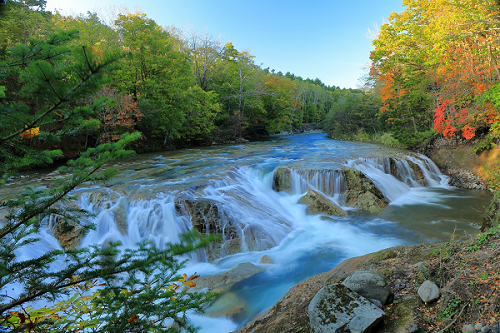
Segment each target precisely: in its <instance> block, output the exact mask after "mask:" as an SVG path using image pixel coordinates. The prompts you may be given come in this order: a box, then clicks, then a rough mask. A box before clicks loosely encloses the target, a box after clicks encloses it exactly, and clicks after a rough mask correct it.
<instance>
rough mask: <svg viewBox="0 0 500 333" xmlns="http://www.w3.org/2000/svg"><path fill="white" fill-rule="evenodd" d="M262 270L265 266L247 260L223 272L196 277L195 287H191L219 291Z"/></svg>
mask: <svg viewBox="0 0 500 333" xmlns="http://www.w3.org/2000/svg"><path fill="white" fill-rule="evenodd" d="M264 270H265V268H263V267H259V266H255V265H253V264H251V263H249V262H245V263H241V264H238V265H237V266H236V267H235V268H233V269H231V270H229V271H227V272H225V273H222V274H218V275H213V276H209V277H205V278H198V279H196V287H194V288H191V289H192V290H200V289H203V288H208V289H209V290H210V291H212V292H216V293H220V292H222V291H223V290H227V289H228V288H229V287H231V286H232V285H233V284H235V283H236V282H239V281H243V280H245V279H247V278H249V277H251V276H253V275H255V274H258V273H261V272H263V271H264Z"/></svg>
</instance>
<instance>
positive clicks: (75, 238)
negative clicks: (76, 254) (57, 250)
mask: <svg viewBox="0 0 500 333" xmlns="http://www.w3.org/2000/svg"><path fill="white" fill-rule="evenodd" d="M50 219H51V222H50V224H51V230H52V235H53V236H54V238H55V239H57V241H58V242H59V245H61V247H62V248H64V249H74V248H76V247H77V246H78V244H80V241H81V240H82V238H83V237H84V236H85V230H84V229H83V228H82V226H81V225H79V224H78V223H76V222H75V221H71V220H66V221H65V220H64V218H63V217H62V216H61V215H56V214H53V215H52V216H51V217H50Z"/></svg>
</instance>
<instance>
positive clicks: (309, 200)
mask: <svg viewBox="0 0 500 333" xmlns="http://www.w3.org/2000/svg"><path fill="white" fill-rule="evenodd" d="M299 203H301V204H303V205H307V208H306V213H307V214H327V215H332V216H344V217H346V216H347V213H346V212H345V211H344V210H343V209H342V208H340V207H339V206H338V205H337V204H335V203H334V202H333V201H331V200H329V199H327V198H326V197H325V196H324V195H323V194H321V193H319V192H316V191H314V190H308V191H307V193H306V194H305V195H304V196H303V197H302V198H300V200H299Z"/></svg>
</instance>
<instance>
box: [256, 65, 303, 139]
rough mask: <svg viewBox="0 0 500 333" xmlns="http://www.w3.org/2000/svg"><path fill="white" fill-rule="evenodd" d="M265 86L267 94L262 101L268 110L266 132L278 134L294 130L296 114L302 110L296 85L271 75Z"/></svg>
mask: <svg viewBox="0 0 500 333" xmlns="http://www.w3.org/2000/svg"><path fill="white" fill-rule="evenodd" d="M264 84H265V89H266V93H265V94H264V95H263V97H262V99H263V102H264V108H265V110H266V120H265V126H266V130H267V131H268V132H277V131H281V130H285V129H292V124H293V122H294V120H295V119H294V116H295V113H296V112H297V111H298V110H299V109H300V101H298V100H297V94H298V91H297V90H296V85H295V83H293V82H292V81H290V80H288V79H285V78H282V77H280V76H278V75H276V74H270V75H269V76H268V77H267V78H266V81H265V83H264Z"/></svg>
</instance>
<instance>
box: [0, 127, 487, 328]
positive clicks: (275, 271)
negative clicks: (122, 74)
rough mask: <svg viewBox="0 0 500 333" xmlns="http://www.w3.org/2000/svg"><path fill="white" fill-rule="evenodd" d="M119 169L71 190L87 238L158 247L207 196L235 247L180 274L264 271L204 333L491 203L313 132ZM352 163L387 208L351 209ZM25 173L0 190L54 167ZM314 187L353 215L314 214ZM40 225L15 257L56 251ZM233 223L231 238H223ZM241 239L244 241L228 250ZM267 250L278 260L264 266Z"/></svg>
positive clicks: (430, 166)
mask: <svg viewBox="0 0 500 333" xmlns="http://www.w3.org/2000/svg"><path fill="white" fill-rule="evenodd" d="M411 165H413V166H417V169H420V173H421V175H422V177H421V178H422V179H424V180H425V181H419V179H418V177H416V176H415V170H414V169H415V167H413V169H412V168H411ZM114 166H115V167H117V168H118V169H119V170H120V173H119V175H118V176H117V177H116V178H114V179H113V180H112V181H110V182H109V183H107V184H105V185H102V186H93V187H88V188H79V189H78V190H77V191H75V194H76V195H77V196H78V197H79V201H78V204H79V206H80V207H82V208H85V209H87V210H90V211H92V212H95V213H96V214H97V217H96V218H95V220H94V221H93V222H94V223H96V225H97V228H96V230H95V231H91V232H90V233H89V234H87V235H86V236H85V238H84V239H82V240H81V242H80V245H79V246H88V245H90V244H105V243H106V242H108V241H111V240H112V241H121V242H122V243H123V244H124V246H125V247H134V246H135V244H136V243H137V242H139V241H141V240H143V239H148V240H151V241H153V242H155V243H156V244H157V246H159V247H162V244H165V243H166V242H175V241H177V240H178V239H179V238H178V237H179V235H180V234H181V233H183V232H186V231H187V230H189V229H190V228H192V225H191V216H190V214H189V212H188V210H186V209H183V208H182V207H181V208H180V206H181V205H180V203H181V202H184V203H185V202H191V203H192V202H196V201H197V200H198V202H199V201H200V200H205V202H209V203H210V204H211V207H216V210H215V213H213V212H212V213H213V214H216V215H217V217H218V219H219V220H218V223H219V228H220V230H219V232H220V231H222V233H224V234H225V236H224V239H226V241H227V243H226V242H225V244H224V245H222V247H221V248H220V250H218V251H219V253H218V255H216V256H215V257H216V259H215V260H213V261H211V262H210V261H209V258H210V255H209V254H203V253H201V254H197V255H193V256H191V258H190V261H189V262H188V264H187V267H186V268H185V269H184V271H185V272H186V273H187V274H193V273H194V272H197V273H198V274H200V275H201V276H202V277H204V276H210V275H215V274H221V273H223V272H226V271H228V270H230V269H232V268H234V267H235V266H237V265H238V264H240V263H246V262H249V263H252V264H254V265H256V266H262V267H265V268H266V269H265V270H264V271H263V272H261V273H259V274H256V275H254V276H252V277H251V278H248V279H246V280H243V281H241V282H238V283H236V284H235V285H234V286H232V287H231V290H230V293H231V295H232V297H233V299H237V301H236V302H237V303H238V304H236V305H235V306H237V307H241V309H242V310H241V311H239V313H238V314H237V315H235V316H233V317H219V318H211V317H208V316H198V315H192V316H191V318H192V321H193V323H194V324H195V325H197V326H200V327H201V328H202V330H201V332H210V333H214V332H221V333H225V332H229V331H232V330H235V329H237V328H238V327H240V326H241V325H243V324H244V323H245V322H247V321H248V320H250V319H251V318H253V317H254V316H256V315H257V314H259V313H261V312H263V311H265V310H266V309H268V308H269V307H271V306H272V305H273V304H274V303H276V302H277V301H278V300H279V299H280V298H281V297H282V296H283V295H284V294H285V293H286V292H287V291H288V290H289V289H290V288H291V287H292V286H293V285H295V284H296V283H298V282H300V281H301V280H304V279H306V278H308V277H311V276H313V275H315V274H319V273H321V272H325V271H327V270H330V269H331V268H333V267H335V266H336V265H337V264H338V263H340V262H341V261H342V260H344V259H346V258H349V257H353V256H359V255H363V254H366V253H369V252H374V251H378V250H381V249H384V248H387V247H391V246H396V245H402V244H418V243H422V242H440V241H448V240H450V238H451V237H452V236H453V233H455V234H456V235H464V234H465V233H467V234H475V233H477V232H478V230H479V227H480V225H481V221H482V214H481V213H480V212H479V211H480V210H483V209H484V208H483V207H484V206H485V205H487V203H488V201H489V199H490V194H489V193H488V192H484V191H473V190H461V189H457V188H454V187H451V186H448V185H447V177H446V176H443V175H441V173H440V172H439V170H438V168H437V167H436V166H435V165H434V163H432V161H430V160H429V159H428V158H426V157H424V156H422V155H418V154H414V153H410V152H406V151H401V150H396V149H390V148H386V147H382V146H378V145H374V144H367V143H357V142H346V141H335V140H330V139H328V138H326V135H325V134H314V133H311V134H300V135H290V136H281V137H275V138H272V139H268V140H265V141H258V142H249V143H246V144H241V145H222V146H217V147H207V148H197V149H183V150H178V151H171V152H164V153H152V154H144V155H137V156H134V157H131V158H128V159H126V160H123V161H120V162H117V163H116V164H115V165H114ZM278 167H286V168H288V169H289V170H291V180H290V183H291V184H290V189H289V191H281V192H278V191H276V190H275V189H273V183H274V177H275V173H276V168H278ZM345 168H352V169H356V170H359V171H361V172H362V173H363V174H365V175H366V176H367V177H368V178H370V179H371V180H372V181H373V183H374V184H375V185H376V186H377V187H378V188H379V189H380V190H381V192H382V193H383V194H384V195H385V196H386V198H387V199H388V200H389V202H390V203H389V205H388V206H387V208H385V209H384V210H383V212H381V213H378V214H374V213H368V212H364V211H361V210H357V209H353V208H350V207H346V202H345V201H346V200H345V191H346V188H345V186H346V185H345V179H344V177H343V174H342V171H341V170H343V169H345ZM391 168H392V170H397V175H394V174H391ZM392 173H394V172H392ZM27 176H29V177H25V178H22V179H21V181H19V182H15V183H12V184H10V185H8V186H4V190H2V191H1V192H2V193H0V197H1V198H5V197H8V196H11V195H12V194H13V193H16V192H17V191H18V190H19V189H20V188H21V186H23V185H28V184H30V185H37V186H44V185H46V184H47V183H48V182H49V181H51V180H52V179H53V178H57V177H58V173H57V172H51V173H49V172H47V173H31V174H28V175H27ZM422 184H424V185H426V186H422ZM309 188H313V189H317V190H319V191H321V192H323V193H324V194H325V195H326V196H327V197H329V198H330V199H331V200H333V201H335V202H337V203H338V204H339V205H340V206H342V207H343V208H344V209H346V211H347V212H348V217H329V218H324V216H322V215H321V214H319V215H318V214H317V215H307V214H306V211H305V209H306V206H305V205H301V204H299V199H300V198H301V196H303V195H304V194H305V192H306V191H307V190H308V189H309ZM202 218H207V219H208V216H202ZM44 225H45V228H44V229H42V230H41V235H42V241H41V242H40V243H39V244H37V245H36V246H31V247H27V248H24V249H22V250H21V251H19V252H18V253H16V254H17V256H18V257H19V258H25V259H27V258H30V257H33V256H34V255H35V254H40V253H43V252H45V251H48V250H51V249H57V248H60V245H59V243H58V241H57V240H56V239H55V238H54V237H53V236H52V228H51V227H52V225H53V223H52V222H51V221H50V220H49V221H46V223H45V224H44ZM229 227H231V230H232V231H231V232H232V233H233V235H232V236H231V235H229V234H227V233H228V232H227V230H229V229H228V228H229ZM207 229H210V228H209V226H208V222H207ZM212 231H213V230H212ZM208 232H210V230H208ZM226 234H227V235H226ZM235 238H238V239H239V240H238V243H236V244H237V247H238V249H237V251H234V250H233V251H229V250H228V249H229V245H230V241H231V239H232V240H233V241H234V239H235ZM232 244H233V248H234V243H232ZM234 252H239V253H234ZM226 254H229V255H226ZM263 255H267V256H268V257H269V258H270V259H271V260H272V261H273V264H260V263H259V261H260V259H261V258H262V256H263ZM54 265H57V263H55V264H54ZM222 296H223V295H222Z"/></svg>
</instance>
